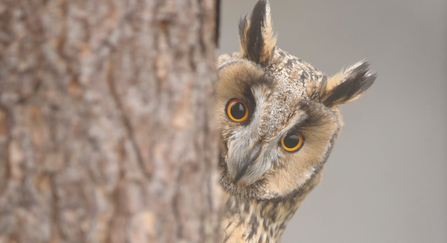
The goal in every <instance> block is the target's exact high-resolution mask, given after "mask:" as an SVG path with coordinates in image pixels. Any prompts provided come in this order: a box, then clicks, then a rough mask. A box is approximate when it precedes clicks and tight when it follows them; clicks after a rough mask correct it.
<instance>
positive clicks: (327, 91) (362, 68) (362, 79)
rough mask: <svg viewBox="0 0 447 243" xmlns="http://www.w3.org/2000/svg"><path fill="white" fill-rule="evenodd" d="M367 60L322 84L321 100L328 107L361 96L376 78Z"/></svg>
mask: <svg viewBox="0 0 447 243" xmlns="http://www.w3.org/2000/svg"><path fill="white" fill-rule="evenodd" d="M376 77H377V74H376V73H374V72H371V71H370V70H369V63H368V61H366V60H363V61H360V62H357V63H356V64H354V65H352V66H351V67H349V68H347V69H346V70H344V71H341V72H340V73H338V74H336V75H334V76H333V77H331V78H329V79H328V80H327V82H325V83H324V85H322V86H320V88H321V89H322V90H320V100H321V102H322V103H323V104H325V105H326V106H328V107H332V106H336V105H341V104H346V103H349V102H351V101H353V100H356V99H357V98H359V97H360V96H361V95H362V94H363V92H365V91H366V90H367V89H368V88H369V87H371V85H372V84H373V83H374V81H375V80H376Z"/></svg>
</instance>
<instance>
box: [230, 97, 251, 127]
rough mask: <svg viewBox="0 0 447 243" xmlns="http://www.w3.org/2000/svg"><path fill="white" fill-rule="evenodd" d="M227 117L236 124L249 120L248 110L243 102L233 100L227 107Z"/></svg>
mask: <svg viewBox="0 0 447 243" xmlns="http://www.w3.org/2000/svg"><path fill="white" fill-rule="evenodd" d="M226 110H227V115H228V117H229V118H230V119H231V120H232V121H235V122H243V121H245V120H247V118H248V108H247V106H246V105H245V103H244V102H243V101H242V100H239V99H233V100H231V101H230V102H229V103H228V105H227V109H226Z"/></svg>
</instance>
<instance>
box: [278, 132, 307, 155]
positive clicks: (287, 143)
mask: <svg viewBox="0 0 447 243" xmlns="http://www.w3.org/2000/svg"><path fill="white" fill-rule="evenodd" d="M303 142H304V137H303V135H302V134H300V133H290V134H288V135H287V136H285V137H283V138H282V139H281V144H282V147H283V148H284V149H285V150H286V151H288V152H295V151H298V149H300V148H301V146H303Z"/></svg>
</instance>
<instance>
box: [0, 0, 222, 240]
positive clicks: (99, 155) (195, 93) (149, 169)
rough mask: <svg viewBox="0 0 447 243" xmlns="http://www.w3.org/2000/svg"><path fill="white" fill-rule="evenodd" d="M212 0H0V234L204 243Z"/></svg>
mask: <svg viewBox="0 0 447 243" xmlns="http://www.w3.org/2000/svg"><path fill="white" fill-rule="evenodd" d="M214 3H215V1H214V0H190V1H188V0H171V1H168V0H166V1H163V0H159V1H155V0H152V1H151V0H147V1H144V0H76V1H68V0H36V1H25V0H9V1H8V0H0V243H6V242H23V243H29V242H51V243H56V242H107V243H112V242H116V243H123V242H138V243H142V242H216V241H217V239H218V237H219V236H218V234H217V233H216V232H218V231H219V225H218V221H219V215H218V212H219V208H220V204H219V197H220V191H219V190H220V188H219V186H218V182H217V181H218V172H217V161H216V160H217V154H218V151H217V140H216V139H217V138H216V134H217V133H216V130H215V128H214V121H213V105H214V91H213V80H215V74H214V73H215V72H214V70H215V43H214V35H215V29H214V28H215V26H214V23H215V21H214V20H215V19H214V18H215V15H214V11H215V9H214V8H215V6H214Z"/></svg>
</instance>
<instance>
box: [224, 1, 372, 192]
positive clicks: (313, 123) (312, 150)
mask: <svg viewBox="0 0 447 243" xmlns="http://www.w3.org/2000/svg"><path fill="white" fill-rule="evenodd" d="M239 39H240V44H241V52H240V53H233V54H225V55H222V56H221V57H219V60H218V82H217V86H216V90H217V102H216V120H217V123H218V127H219V129H220V132H221V139H222V151H223V152H222V162H221V170H222V172H221V177H222V182H223V185H224V187H226V189H228V190H231V191H232V192H233V193H239V194H245V195H249V196H251V197H255V198H259V199H271V198H278V197H287V196H288V195H290V194H292V193H294V192H296V191H299V190H301V189H302V188H303V187H304V186H306V183H310V182H311V181H312V180H314V179H315V178H317V177H316V175H317V174H318V173H320V171H321V169H322V168H323V166H324V163H325V162H326V160H327V158H328V156H329V154H330V151H331V149H332V147H333V144H334V142H335V140H336V138H337V135H338V133H339V131H340V127H341V118H340V115H339V111H338V108H337V105H340V104H344V103H347V102H350V101H352V100H355V99H356V98H358V97H359V96H360V95H361V94H362V93H363V92H364V91H365V90H366V89H367V88H369V86H371V84H372V83H373V82H374V79H375V75H374V74H372V73H370V72H369V71H368V64H367V62H365V61H363V62H359V63H357V64H355V65H354V66H352V67H350V68H348V69H347V70H345V71H342V72H341V73H339V74H337V75H335V76H334V77H331V78H328V77H327V76H326V75H324V74H323V73H322V72H320V71H318V70H317V69H315V68H313V67H312V66H311V65H309V64H308V63H306V62H304V61H302V60H300V59H298V58H296V57H294V56H292V55H290V54H288V53H287V52H285V51H282V50H281V49H279V48H278V47H276V46H275V43H276V37H275V36H274V34H273V30H272V24H271V20H270V7H269V4H268V2H266V1H259V2H258V3H257V4H256V6H255V8H254V10H253V13H252V15H251V18H250V19H247V18H245V19H243V20H241V22H240V24H239ZM318 178H319V177H318Z"/></svg>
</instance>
